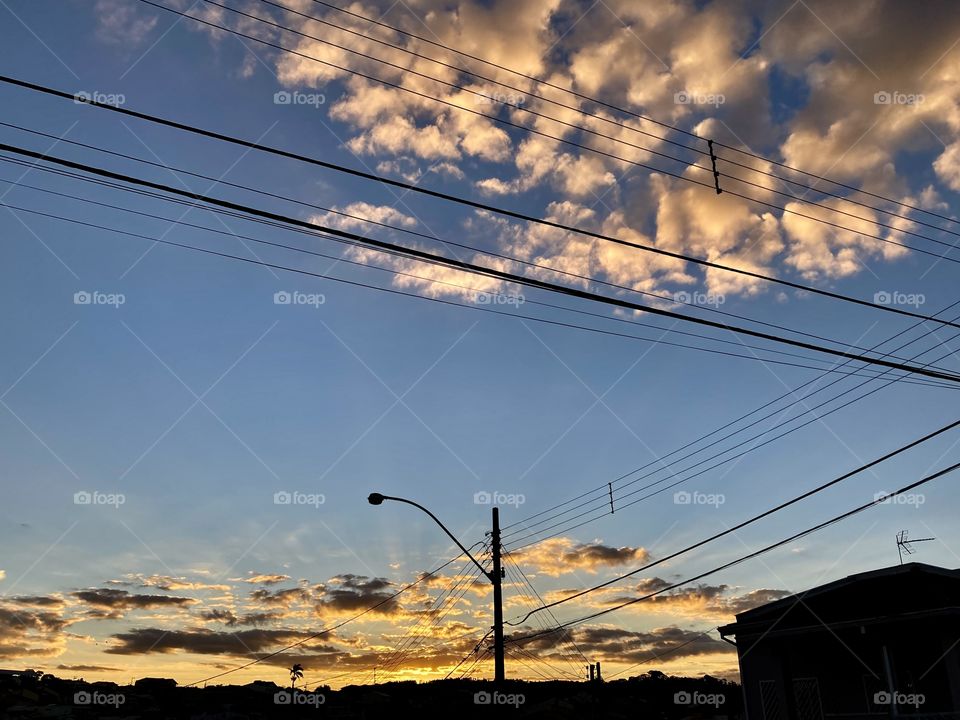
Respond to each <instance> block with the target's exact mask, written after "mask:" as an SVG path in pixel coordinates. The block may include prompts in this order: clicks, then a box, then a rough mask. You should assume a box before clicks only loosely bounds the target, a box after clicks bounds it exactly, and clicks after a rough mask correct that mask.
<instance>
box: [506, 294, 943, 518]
mask: <svg viewBox="0 0 960 720" xmlns="http://www.w3.org/2000/svg"><path fill="white" fill-rule="evenodd" d="M957 305H960V300H957V301H955V302H953V303H951V304H950V305H948V306H947V307H946V308H944V309H942V310H940V311H939V312H937V313H936V314H937V315H941V314H943V313H945V312H947V311H948V310H950V309H952V308H953V307H955V306H957ZM958 319H960V316H958ZM919 325H920V323H917V324H915V325H914V326H913V327H911V328H907V329H906V330H902V331H901V332H899V333H897V334H896V335H894V336H893V337H890V338H887V339H886V340H883V341H881V342H880V343H878V344H877V345H875V346H874V347H873V348H871V350H876V349H877V348H879V347H881V346H882V345H885V344H886V343H888V342H890V341H891V340H894V339H896V338H897V337H899V336H901V335H904V334H906V333H907V332H909V331H910V330H912V329H914V328H916V327H919ZM933 332H934V331H933V330H928V331H927V332H925V333H923V334H922V335H920V336H919V337H916V338H914V339H913V340H910V341H908V342H906V343H903V344H901V345H900V346H898V347H896V348H893V350H892V351H891V352H896V351H899V350H901V349H903V348H905V347H908V346H909V345H912V344H914V343H916V342H919V341H920V340H922V339H923V338H925V337H927V336H929V335H931V334H933ZM956 337H957V336H956V335H954V336H953V337H952V338H950V340H948V341H946V342H944V343H942V344H944V345H946V344H947V343H948V342H951V341H952V340H954V339H956ZM932 350H933V348H929V349H927V350H924V351H922V352H919V353H915V354H914V355H913V356H912V357H911V358H910V360H911V361H913V360H916V359H917V358H919V357H922V356H923V355H925V354H927V353H928V352H931V351H932ZM951 354H952V353H948V354H947V355H944V356H942V357H940V358H937V359H936V360H933V361H932V363H936V362H939V361H940V360H941V359H943V358H945V357H949V356H950V355H951ZM846 364H848V362H844V363H842V364H841V365H840V366H839V367H843V366H844V365H846ZM884 374H886V373H881V375H880V376H878V377H882V376H883V375H884ZM825 377H826V373H824V374H823V375H820V376H819V377H817V378H813V379H812V380H809V381H807V382H806V383H804V384H803V385H800V386H799V387H796V388H793V389H791V390H789V391H788V392H786V393H784V394H783V395H781V396H779V397H778V398H775V399H774V400H771V401H769V402H767V403H765V404H764V405H761V406H760V407H759V408H756V409H754V410H752V411H750V412H749V413H747V414H746V415H742V416H740V417H739V418H737V419H735V420H732V421H730V422H728V423H726V424H725V425H723V426H722V427H720V428H717V429H716V430H713V431H712V432H710V433H707V434H706V435H704V436H701V437H700V438H698V439H697V440H694V441H692V442H689V443H687V444H685V445H683V446H682V447H680V448H678V449H676V450H674V451H672V452H670V453H668V454H667V455H665V456H662V457H658V458H656V459H654V460H651V461H650V462H648V463H646V464H645V465H642V466H640V467H639V468H636V469H634V470H631V471H630V472H628V473H626V474H624V475H621V476H620V477H618V478H616V479H615V480H613V481H612V482H611V483H609V484H608V485H599V486H597V487H596V488H594V489H593V490H591V491H588V492H586V493H582V494H581V495H580V496H578V497H576V498H573V499H572V500H568V501H566V502H564V503H560V504H558V505H556V506H554V507H553V508H550V509H548V510H545V511H541V512H540V513H537V514H535V515H532V516H530V517H528V518H526V519H525V520H521V521H519V522H517V523H513V524H511V525H509V526H507V527H508V528H510V527H515V526H517V525H520V524H523V525H524V527H523V528H521V529H520V530H514V531H512V532H507V533H505V535H504V536H505V537H509V536H513V535H516V534H517V533H518V532H527V531H529V530H530V529H532V528H534V527H536V526H538V525H542V524H543V523H544V522H547V521H549V520H553V519H555V518H558V517H562V516H563V515H566V514H568V513H570V512H572V511H574V510H576V509H579V508H582V507H585V506H586V505H588V504H590V503H594V502H606V501H607V498H608V497H609V490H608V488H610V487H612V486H613V485H615V484H617V483H619V482H620V481H622V480H624V479H626V478H627V477H629V476H631V475H634V474H635V473H638V472H642V471H643V470H646V469H647V468H650V467H651V466H653V465H656V464H657V463H662V462H663V460H664V459H666V458H668V457H671V456H672V455H675V454H677V453H678V452H681V451H683V450H684V449H686V448H688V447H691V446H692V445H695V444H698V443H700V442H701V441H702V440H705V439H707V438H709V437H711V436H712V435H715V434H716V433H718V432H722V431H723V430H724V429H726V428H727V427H730V426H733V425H736V424H737V423H739V422H740V421H742V420H744V419H746V418H747V417H749V416H751V415H754V414H756V413H757V412H760V411H762V410H763V409H765V408H767V407H769V406H771V405H774V404H775V403H778V402H779V401H780V400H783V399H784V398H787V397H789V396H792V395H795V394H796V392H797V391H799V390H802V389H803V388H804V387H807V386H809V385H811V384H814V383H816V382H819V381H820V380H821V379H824V378H825ZM836 382H837V381H833V382H830V383H828V384H827V385H824V386H823V387H820V388H817V389H816V390H812V391H810V392H808V393H807V394H805V395H804V396H803V397H801V398H796V399H795V400H793V401H792V402H791V403H789V404H788V405H787V406H786V407H784V408H782V409H780V410H774V411H772V412H770V413H768V414H766V415H764V416H763V417H761V418H758V419H757V420H755V421H753V422H751V423H750V424H748V425H745V426H743V427H741V428H739V429H737V430H735V431H732V432H730V433H728V434H726V435H724V436H723V437H721V438H719V439H718V440H715V441H714V442H712V443H710V444H709V445H705V446H703V447H701V448H698V449H697V450H695V451H691V452H689V453H687V454H686V455H684V456H682V457H680V458H678V459H677V460H674V461H672V462H670V463H668V464H664V467H663V468H662V469H668V468H670V467H672V466H673V465H675V464H676V463H678V462H682V461H683V460H685V459H687V458H690V457H693V456H694V455H698V454H700V453H701V452H703V451H704V450H707V449H708V448H710V447H713V446H714V445H717V444H718V443H720V442H723V441H724V440H727V439H729V438H731V437H733V436H735V435H738V434H740V433H741V432H744V431H745V430H748V429H749V428H751V427H754V426H755V425H758V424H759V423H761V422H763V421H764V420H766V419H768V418H771V417H773V416H774V415H778V414H782V413H785V412H786V411H787V410H789V409H791V408H793V407H795V406H796V405H798V404H800V403H803V402H804V401H805V400H807V399H809V398H810V397H812V396H813V395H816V394H818V393H820V392H823V391H824V390H827V389H829V388H830V387H832V386H833V385H835V384H836ZM865 384H866V383H865V382H864V383H860V384H859V385H856V386H854V387H853V388H850V389H849V390H846V391H844V392H843V393H841V394H839V395H835V396H834V397H832V398H830V399H829V400H827V401H826V402H824V403H821V404H820V405H817V406H816V407H814V408H807V410H806V411H804V413H802V414H801V415H799V416H796V417H794V418H791V419H789V420H785V421H783V422H780V423H778V424H777V425H775V426H773V427H771V428H768V429H766V430H765V431H764V432H763V433H760V434H758V435H755V436H753V437H752V438H750V439H749V440H747V441H744V442H741V443H738V444H737V445H734V446H733V447H730V448H727V449H726V450H724V451H722V452H720V453H718V454H715V455H713V456H712V457H711V458H708V460H709V459H713V458H716V457H720V455H723V454H726V453H727V452H730V451H731V450H734V449H736V448H737V447H741V446H742V445H744V444H745V443H746V442H749V441H750V440H754V439H757V438H758V437H761V436H762V435H765V434H767V433H769V432H771V431H772V430H774V429H776V428H777V427H782V426H783V425H786V424H789V423H791V422H794V421H795V420H797V419H799V418H800V417H802V415H804V414H806V413H809V412H813V411H814V410H816V409H818V408H820V407H822V406H823V405H826V404H828V403H829V402H833V401H834V400H837V399H839V398H841V397H843V396H844V395H846V394H848V393H849V392H852V391H854V390H857V389H858V388H860V387H863V386H864V385H865ZM888 386H889V383H888V384H887V385H884V386H882V387H881V388H878V389H882V388H883V387H888ZM863 397H867V395H863V396H861V397H860V398H858V399H862V398H863ZM844 407H845V406H844ZM837 409H839V408H837ZM804 426H805V425H804ZM804 426H800V427H804ZM797 429H799V427H798V428H794V430H797ZM791 432H793V430H791ZM779 437H782V435H781V436H779ZM758 447H759V446H758ZM694 467H696V466H694ZM689 469H690V468H685V469H684V470H683V471H681V472H686V470H689ZM659 470H660V468H657V469H656V470H652V471H650V472H648V473H646V474H645V475H642V476H640V477H637V478H634V479H633V480H631V481H630V482H628V483H626V484H625V485H623V486H619V487H618V488H617V490H618V491H619V490H620V489H622V488H624V487H629V486H630V485H634V484H636V483H637V482H639V481H640V480H643V479H644V478H647V477H650V476H651V475H653V474H655V473H656V472H659ZM595 492H599V493H604V494H603V495H602V496H601V497H598V498H595V499H593V500H589V501H586V502H583V503H580V505H578V506H576V507H574V508H572V509H571V510H566V511H564V512H562V513H556V514H554V515H552V516H549V517H548V518H547V519H546V520H541V521H538V522H536V523H533V524H532V525H531V524H528V522H529V520H532V519H533V518H535V517H539V516H541V515H544V514H546V513H548V512H551V511H552V510H555V509H559V508H560V507H564V506H565V505H568V504H570V503H571V502H574V501H575V500H578V499H580V498H582V497H585V496H587V495H590V494H593V493H595ZM598 507H599V506H598Z"/></svg>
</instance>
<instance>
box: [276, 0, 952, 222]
mask: <svg viewBox="0 0 960 720" xmlns="http://www.w3.org/2000/svg"><path fill="white" fill-rule="evenodd" d="M311 1H312V2H313V3H314V4H316V5H320V6H323V7H326V8H328V9H330V10H334V11H336V12H338V13H341V14H344V15H348V16H350V17H354V18H356V19H358V20H362V21H364V22H366V23H370V24H372V25H376V26H379V27H382V28H384V29H386V30H389V31H390V32H394V33H397V34H400V35H403V36H405V37H409V38H411V39H414V40H418V41H420V42H423V43H427V44H428V45H431V46H433V47H438V48H441V49H443V50H446V51H447V52H451V53H454V54H456V55H459V56H461V57H465V58H468V59H470V60H474V61H476V62H479V63H482V64H484V65H487V66H489V67H493V68H496V69H498V70H502V71H504V72H507V73H510V74H513V75H516V76H518V77H522V78H524V79H526V80H530V81H531V82H534V83H537V84H538V85H542V86H544V87H549V88H552V89H554V90H558V91H560V92H563V93H567V94H569V95H571V96H573V97H576V98H578V99H580V100H584V101H586V102H590V103H595V104H596V105H599V106H601V107H605V108H607V109H609V110H613V111H615V112H618V113H621V114H623V115H627V116H630V117H633V118H636V119H638V120H643V121H645V122H649V123H652V124H654V125H657V126H659V127H662V128H664V129H665V130H668V131H674V132H677V133H680V134H681V135H685V136H687V137H690V138H693V139H695V140H698V141H700V142H703V143H706V142H707V140H708V138H705V137H703V136H701V135H698V134H697V133H695V132H693V131H690V130H686V129H684V128H681V127H678V126H676V125H672V124H670V123H667V122H664V121H662V120H657V119H656V118H653V117H650V116H648V115H644V114H642V113H638V112H635V111H633V110H629V109H627V108H624V107H622V106H618V105H615V104H613V103H610V102H607V101H604V100H601V99H599V98H596V97H591V96H590V95H586V94H584V93H581V92H579V91H577V90H574V89H573V88H569V87H564V86H563V85H560V84H558V83H554V82H551V81H549V80H545V79H543V78H540V77H537V76H535V75H530V74H527V73H523V72H521V71H519V70H515V69H513V68H510V67H507V66H505V65H503V64H500V63H496V62H493V61H491V60H487V59H485V58H482V57H479V56H477V55H473V54H470V53H468V52H464V51H462V50H458V49H457V48H454V47H451V46H449V45H446V44H444V43H442V42H439V41H438V40H431V39H430V38H427V37H424V36H422V35H418V34H416V33H413V32H409V31H407V30H403V29H401V28H398V27H396V26H394V25H390V24H389V23H386V22H383V20H382V19H376V18H371V17H369V16H367V15H363V14H362V13H358V12H356V11H354V10H350V9H348V8H344V7H340V6H339V5H335V4H333V3H330V2H324V1H323V0H311ZM271 4H272V3H271ZM288 10H289V8H288ZM370 39H373V38H370ZM428 59H432V58H428ZM464 72H469V71H464ZM471 74H474V75H475V73H471ZM485 79H486V80H487V81H489V82H498V81H495V80H489V79H487V78H485ZM498 84H501V85H502V84H503V83H498ZM536 97H538V98H539V99H542V100H547V98H545V97H541V96H536ZM547 101H548V102H550V101H549V100H547ZM564 107H566V106H564ZM571 109H572V108H571ZM577 111H578V112H583V111H582V110H580V109H577ZM638 132H642V131H638ZM643 134H645V135H650V136H651V137H654V138H656V139H658V140H662V141H663V142H667V143H670V144H673V145H678V146H680V147H684V148H686V149H688V150H691V151H693V152H697V153H699V154H701V155H707V154H709V153H707V151H705V150H703V149H697V148H693V147H689V146H686V145H683V144H681V143H678V142H676V141H673V140H670V139H669V138H665V137H659V136H656V135H652V134H651V133H646V132H644V133H643ZM713 144H714V145H715V146H716V147H720V148H724V149H726V150H730V151H732V152H736V153H739V154H740V155H744V156H746V157H751V158H754V159H757V160H760V161H762V162H765V163H770V164H771V165H775V166H777V167H781V168H784V169H785V170H789V171H791V172H795V173H798V174H801V175H806V176H807V177H812V178H814V179H815V180H817V181H822V182H828V183H830V184H832V185H836V186H837V187H841V188H843V189H845V190H849V191H851V192H855V193H859V194H862V195H865V196H868V197H873V198H875V199H878V200H881V201H884V202H889V203H892V204H895V205H898V206H900V207H905V208H908V209H910V210H914V211H917V212H921V213H925V214H927V215H930V216H932V217H936V218H939V219H941V220H945V221H947V222H950V223H960V220H957V218H954V217H949V216H947V215H942V214H940V213H937V212H934V211H932V210H929V209H927V208H923V207H919V206H916V205H910V204H908V203H906V202H903V201H901V200H894V199H891V198H888V197H884V196H883V195H879V194H877V193H873V192H870V191H867V190H864V189H862V188H857V187H855V186H853V185H849V184H845V183H843V182H839V181H837V180H832V179H830V178H828V177H826V176H824V175H818V174H816V173H812V172H807V171H805V170H801V169H799V168H796V167H793V166H791V165H788V164H786V163H783V162H779V161H777V160H773V159H771V158H768V157H765V156H763V155H759V154H757V153H754V152H752V151H750V150H744V149H743V148H740V147H737V146H734V145H727V144H725V143H723V142H720V141H718V140H714V141H713ZM726 162H731V163H732V162H733V161H731V160H726ZM742 167H746V168H747V169H751V170H753V169H754V168H752V167H750V166H742ZM758 172H759V171H758ZM764 174H769V175H770V176H771V177H773V178H776V179H778V180H782V181H784V182H792V181H791V180H789V179H788V178H784V177H781V176H779V175H774V174H772V173H764ZM803 187H805V188H806V189H808V190H813V188H812V187H807V186H803ZM820 192H823V191H820ZM834 197H839V196H834ZM844 199H847V198H844ZM851 202H853V201H851ZM867 207H870V206H867ZM870 209H872V210H877V211H878V212H886V211H883V210H880V209H879V208H874V207H870ZM937 229H942V228H937Z"/></svg>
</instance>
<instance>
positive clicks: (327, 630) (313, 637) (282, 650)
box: [183, 543, 479, 687]
mask: <svg viewBox="0 0 960 720" xmlns="http://www.w3.org/2000/svg"><path fill="white" fill-rule="evenodd" d="M477 544H479V543H477ZM461 557H463V553H461V554H459V555H457V556H456V557H454V558H451V559H450V560H447V561H446V562H445V563H443V565H441V566H440V567H438V568H435V569H434V570H431V571H430V572H428V573H424V574H423V575H421V576H420V577H418V578H417V579H416V580H414V581H413V582H411V583H408V584H406V585H404V586H403V587H402V588H400V589H399V590H397V592H395V593H393V594H392V595H390V596H389V597H386V598H384V599H382V600H380V601H378V602H376V603H374V604H373V605H371V606H370V607H368V608H367V609H365V610H363V611H362V612H359V613H357V614H356V615H353V616H351V617H349V618H347V619H346V620H343V621H341V622H339V623H336V624H335V625H332V626H331V627H328V628H324V629H323V630H321V631H320V632H317V633H314V634H312V635H310V636H309V637H305V638H302V639H300V640H298V641H297V642H295V643H290V644H289V645H287V646H285V647H282V648H280V649H279V650H275V651H274V652H272V653H268V654H267V655H264V656H263V657H259V658H256V659H254V660H251V661H250V662H248V663H245V664H243V665H240V666H238V667H235V668H230V669H229V670H224V671H223V672H219V673H217V674H216V675H211V676H210V677H207V678H204V679H202V680H197V681H195V682H192V683H187V684H186V685H184V686H183V687H193V686H195V685H200V684H202V683H208V682H210V681H211V680H216V679H217V678H221V677H223V676H224V675H230V674H231V673H235V672H237V671H239V670H245V669H246V668H248V667H251V666H253V665H256V664H258V663H261V662H263V661H264V660H269V659H271V658H275V657H276V656H277V655H280V654H282V653H285V652H286V651H287V650H292V649H293V648H295V647H299V646H300V645H303V644H305V643H308V642H310V641H311V640H316V639H317V638H318V637H320V636H321V635H327V634H329V633H331V632H333V631H334V630H337V629H339V628H342V627H343V626H344V625H346V624H348V623H351V622H353V621H354V620H357V619H359V618H361V617H363V616H364V615H366V614H367V613H371V612H373V611H374V610H376V609H377V608H380V607H383V606H384V605H386V604H387V603H389V602H392V601H393V600H394V599H395V598H397V597H399V596H400V595H401V594H403V593H405V592H406V591H407V590H409V589H410V588H412V587H416V586H417V585H419V584H420V583H422V582H423V581H424V580H426V579H427V578H431V577H433V576H434V575H436V574H437V573H439V572H440V571H441V570H444V569H445V568H447V567H448V566H450V565H452V564H453V563H455V562H456V561H457V560H459V559H460V558H461Z"/></svg>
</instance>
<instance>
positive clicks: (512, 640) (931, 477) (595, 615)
mask: <svg viewBox="0 0 960 720" xmlns="http://www.w3.org/2000/svg"><path fill="white" fill-rule="evenodd" d="M957 469H960V463H954V464H953V465H949V466H947V467H945V468H943V469H941V470H938V471H937V472H935V473H933V474H931V475H927V476H926V477H924V478H921V479H920V480H917V481H916V482H913V483H910V484H909V485H905V486H903V487H901V488H900V489H899V490H895V491H893V492H890V493H884V494H883V495H881V496H879V497H876V498H874V499H873V500H872V501H870V502H866V503H864V504H862V505H858V506H857V507H855V508H853V509H852V510H848V511H847V512H844V513H841V514H839V515H836V516H834V517H832V518H830V519H829V520H826V521H824V522H822V523H819V524H817V525H814V526H812V527H809V528H807V529H806V530H802V531H801V532H798V533H795V534H793V535H791V536H789V537H787V538H784V539H782V540H778V541H777V542H774V543H771V544H769V545H766V546H764V547H762V548H760V549H759V550H755V551H753V552H751V553H747V554H746V555H741V556H740V557H738V558H736V559H735V560H732V561H730V562H728V563H724V564H723V565H719V566H717V567H714V568H712V569H710V570H707V571H706V572H702V573H700V574H698V575H695V576H693V577H689V578H686V579H684V580H680V581H679V582H675V583H671V584H669V585H666V586H664V587H662V588H660V589H658V590H656V591H654V592H650V593H647V594H646V595H641V596H640V597H636V598H632V599H630V600H627V601H625V602H622V603H618V604H616V605H612V606H610V607H608V608H605V609H603V610H600V611H597V612H594V613H591V614H590V615H586V616H583V617H579V618H575V619H573V620H568V621H566V622H563V623H561V624H560V625H559V626H557V628H555V629H550V630H544V631H540V632H537V633H532V634H529V635H522V636H519V637H509V638H506V639H505V640H504V643H510V644H515V643H522V642H529V641H530V640H533V639H535V638H538V637H542V636H543V635H548V634H550V633H554V632H562V631H563V629H564V628H568V627H571V626H573V625H579V624H580V623H584V622H587V621H588V620H595V619H596V618H598V617H602V616H604V615H608V614H610V613H612V612H616V611H617V610H622V609H623V608H625V607H629V606H631V605H635V604H637V603H639V602H643V601H645V600H649V599H650V598H653V597H656V596H657V595H662V594H663V593H666V592H669V591H670V590H675V589H676V588H678V587H682V586H684V585H689V584H690V583H692V582H696V581H698V580H702V579H703V578H705V577H709V576H711V575H715V574H717V573H719V572H723V571H724V570H728V569H729V568H731V567H733V566H735V565H739V564H741V563H743V562H746V561H747V560H752V559H753V558H756V557H759V556H760V555H763V554H765V553H768V552H770V551H771V550H775V549H776V548H779V547H782V546H784V545H787V544H789V543H791V542H793V541H795V540H799V539H800V538H802V537H806V536H807V535H811V534H813V533H815V532H818V531H819V530H822V529H823V528H826V527H828V526H830V525H834V524H836V523H838V522H842V521H843V520H846V519H848V518H850V517H853V516H854V515H857V514H859V513H861V512H863V511H864V510H868V509H869V508H871V507H874V506H875V505H879V504H880V503H884V502H888V501H889V500H891V499H892V498H894V497H896V496H898V495H902V494H904V493H906V492H909V491H910V490H913V489H915V488H918V487H920V486H922V485H926V484H927V483H929V482H932V481H933V480H936V479H937V478H940V477H943V476H944V475H948V474H949V473H952V472H955V471H956V470H957Z"/></svg>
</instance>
